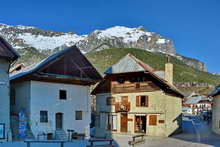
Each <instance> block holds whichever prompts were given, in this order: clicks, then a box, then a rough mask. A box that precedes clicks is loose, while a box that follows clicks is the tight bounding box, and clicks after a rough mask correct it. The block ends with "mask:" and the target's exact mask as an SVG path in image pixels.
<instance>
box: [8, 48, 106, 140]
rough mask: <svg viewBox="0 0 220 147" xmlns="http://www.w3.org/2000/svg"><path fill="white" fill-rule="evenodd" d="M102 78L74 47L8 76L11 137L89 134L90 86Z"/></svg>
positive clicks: (62, 136) (59, 136) (63, 137)
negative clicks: (72, 132) (69, 132)
mask: <svg viewBox="0 0 220 147" xmlns="http://www.w3.org/2000/svg"><path fill="white" fill-rule="evenodd" d="M101 79H102V77H101V76H100V74H99V73H98V72H97V71H96V69H95V68H94V67H93V66H92V65H91V63H90V62H89V61H88V60H87V59H86V57H85V56H84V55H83V54H82V53H81V52H80V51H79V49H78V48H77V47H76V46H73V47H70V48H66V49H64V50H61V51H58V52H57V53H55V54H53V55H51V56H49V57H48V58H46V59H44V60H42V61H41V62H40V63H38V64H36V65H32V66H30V67H26V68H24V69H21V70H20V71H18V72H17V73H14V74H12V75H10V83H11V91H12V95H11V112H12V120H13V123H12V124H13V135H14V136H13V137H14V139H22V140H23V139H27V138H28V139H39V138H40V137H41V136H42V135H46V136H47V137H48V138H49V139H56V140H57V139H58V140H65V139H67V134H68V130H72V131H74V133H75V134H78V135H82V136H85V137H87V138H88V137H89V136H90V122H91V106H90V86H91V85H93V84H95V83H97V82H98V81H100V80H101Z"/></svg>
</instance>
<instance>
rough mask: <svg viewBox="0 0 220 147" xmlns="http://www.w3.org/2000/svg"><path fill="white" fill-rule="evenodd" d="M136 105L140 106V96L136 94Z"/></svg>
mask: <svg viewBox="0 0 220 147" xmlns="http://www.w3.org/2000/svg"><path fill="white" fill-rule="evenodd" d="M136 106H137V107H139V106H140V96H136Z"/></svg>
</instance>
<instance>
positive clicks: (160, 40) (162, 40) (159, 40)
mask: <svg viewBox="0 0 220 147" xmlns="http://www.w3.org/2000/svg"><path fill="white" fill-rule="evenodd" d="M157 43H158V44H164V43H166V40H165V39H158V40H157Z"/></svg>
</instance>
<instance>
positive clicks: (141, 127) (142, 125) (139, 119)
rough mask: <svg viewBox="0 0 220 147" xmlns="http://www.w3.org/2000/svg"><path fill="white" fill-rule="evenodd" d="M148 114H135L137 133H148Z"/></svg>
mask: <svg viewBox="0 0 220 147" xmlns="http://www.w3.org/2000/svg"><path fill="white" fill-rule="evenodd" d="M146 125H147V116H135V133H146V128H147V127H146Z"/></svg>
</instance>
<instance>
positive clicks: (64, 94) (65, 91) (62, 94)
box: [59, 89, 67, 100]
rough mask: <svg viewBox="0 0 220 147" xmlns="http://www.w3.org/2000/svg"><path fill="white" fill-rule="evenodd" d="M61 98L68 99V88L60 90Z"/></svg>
mask: <svg viewBox="0 0 220 147" xmlns="http://www.w3.org/2000/svg"><path fill="white" fill-rule="evenodd" d="M63 92H64V93H63ZM59 99H60V100H66V99H67V90H64V89H60V90H59Z"/></svg>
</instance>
